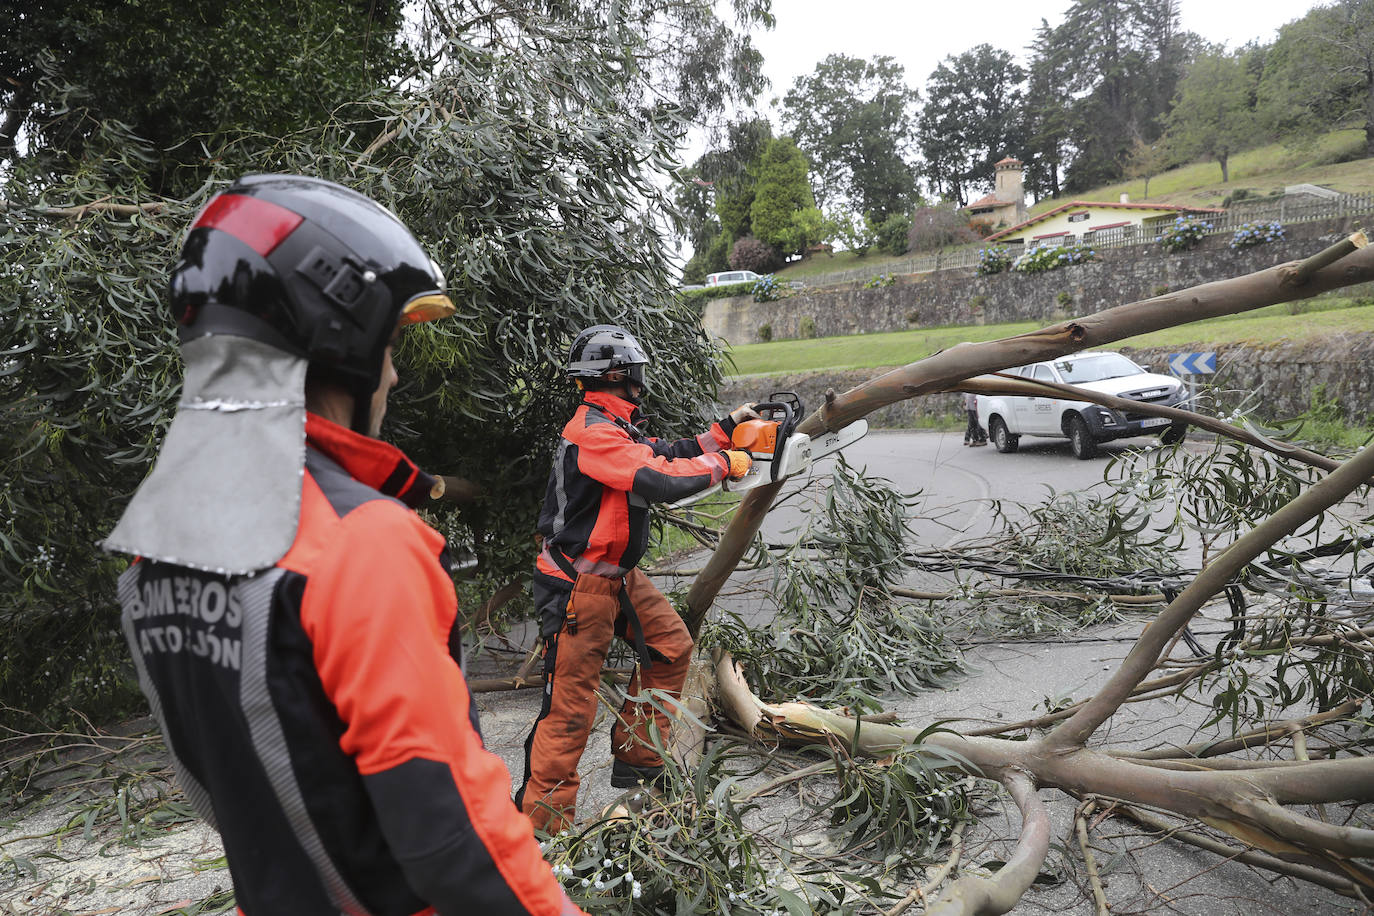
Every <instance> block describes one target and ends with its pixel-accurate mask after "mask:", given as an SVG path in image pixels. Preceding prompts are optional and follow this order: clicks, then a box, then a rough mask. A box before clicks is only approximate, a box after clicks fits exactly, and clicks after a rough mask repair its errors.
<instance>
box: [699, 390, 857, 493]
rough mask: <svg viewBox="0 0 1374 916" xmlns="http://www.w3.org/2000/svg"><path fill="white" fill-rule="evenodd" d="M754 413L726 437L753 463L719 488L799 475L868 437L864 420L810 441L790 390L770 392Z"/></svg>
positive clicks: (740, 488)
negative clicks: (800, 428) (799, 426)
mask: <svg viewBox="0 0 1374 916" xmlns="http://www.w3.org/2000/svg"><path fill="white" fill-rule="evenodd" d="M754 410H755V411H757V412H758V414H759V418H758V419H757V420H745V421H743V422H741V423H738V424H736V425H735V428H734V431H733V432H731V434H730V442H731V448H735V449H739V450H741V451H745V452H748V453H749V457H750V458H752V459H753V462H754V463H753V465H752V466H751V467H750V468H749V472H748V473H747V474H745V475H744V477H742V478H741V479H739V480H731V481H726V482H725V483H724V484H723V485H722V486H723V487H724V488H725V489H728V490H733V491H736V492H740V491H744V490H752V489H754V488H755V487H761V486H763V485H764V484H766V483H775V482H776V481H779V480H783V479H785V478H788V477H791V476H793V475H794V474H800V473H801V472H802V471H806V470H809V469H810V467H811V464H812V462H814V461H816V460H817V459H820V458H824V457H825V456H826V455H831V454H834V453H835V452H838V451H839V450H840V449H842V448H844V447H845V446H847V445H853V444H854V443H855V442H858V441H859V440H860V439H862V438H863V437H864V436H865V435H867V434H868V421H867V420H855V421H854V422H853V423H850V424H849V425H848V426H846V427H844V428H843V429H840V430H838V431H835V432H827V433H825V434H824V435H822V436H818V437H816V438H814V439H813V438H812V437H810V436H808V435H806V434H805V433H799V432H797V424H799V423H801V421H802V418H803V417H804V416H805V415H806V412H805V411H804V410H803V408H802V402H801V398H800V397H799V396H798V395H797V394H796V392H793V391H779V392H774V393H773V394H771V395H769V396H768V400H767V401H762V402H760V403H758V404H755V405H754ZM714 490H715V487H712V488H711V489H710V490H707V491H705V492H703V493H699V494H696V495H694V496H692V497H690V498H689V499H686V500H683V501H682V502H680V503H677V505H687V504H689V503H692V502H696V501H697V500H698V499H700V498H702V497H703V496H706V495H707V494H709V493H711V492H713V491H714Z"/></svg>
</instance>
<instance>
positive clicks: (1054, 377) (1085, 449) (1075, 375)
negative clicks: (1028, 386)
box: [978, 353, 1188, 458]
mask: <svg viewBox="0 0 1374 916" xmlns="http://www.w3.org/2000/svg"><path fill="white" fill-rule="evenodd" d="M1006 372H1007V373H1008V374H1011V375H1019V376H1021V377H1022V378H1027V379H1032V380H1039V381H1045V382H1062V383H1064V384H1066V385H1076V386H1078V387H1080V388H1087V389H1090V390H1092V391H1100V392H1102V393H1103V394H1111V395H1115V396H1116V397H1119V398H1126V399H1128V400H1132V401H1140V402H1141V403H1146V404H1159V405H1162V406H1165V407H1178V406H1181V404H1182V402H1183V401H1184V400H1185V399H1186V397H1187V395H1186V393H1185V391H1184V388H1183V383H1182V382H1180V381H1179V380H1178V379H1176V378H1174V377H1173V376H1169V375H1157V374H1155V373H1153V372H1150V371H1149V370H1147V369H1144V368H1142V367H1141V366H1137V365H1136V364H1135V363H1133V362H1131V360H1129V359H1127V358H1126V357H1125V356H1122V355H1121V354H1120V353H1075V354H1073V355H1072V356H1065V357H1061V358H1059V359H1051V360H1046V361H1044V362H1040V363H1031V364H1030V365H1028V366H1020V367H1018V368H1016V369H1008V370H1006ZM978 422H979V423H981V424H983V428H984V429H986V430H987V431H988V435H989V436H991V438H992V442H993V444H994V445H996V446H997V450H998V451H999V452H1004V453H1006V452H1014V451H1016V448H1017V446H1018V445H1019V444H1020V440H1021V437H1022V436H1053V437H1056V438H1061V439H1062V438H1067V439H1068V440H1069V447H1070V448H1071V449H1072V450H1073V454H1074V456H1075V457H1077V458H1091V457H1093V456H1094V455H1096V454H1097V446H1098V444H1099V443H1102V442H1108V441H1110V440H1112V439H1122V438H1125V437H1127V436H1139V435H1144V434H1150V433H1158V434H1159V436H1160V439H1162V440H1163V441H1164V442H1165V443H1168V444H1172V443H1175V442H1181V441H1183V437H1184V436H1185V435H1187V433H1188V424H1186V423H1170V422H1169V421H1168V420H1167V419H1164V418H1163V417H1150V416H1146V415H1144V414H1138V413H1134V412H1132V411H1125V412H1123V411H1119V410H1112V409H1111V408H1108V407H1102V406H1100V405H1097V404H1092V403H1089V402H1087V401H1072V400H1068V399H1066V398H1060V397H1053V396H1050V397H1020V396H1016V397H1010V396H1004V395H981V394H980V395H979V396H978Z"/></svg>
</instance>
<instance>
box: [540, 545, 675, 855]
mask: <svg viewBox="0 0 1374 916" xmlns="http://www.w3.org/2000/svg"><path fill="white" fill-rule="evenodd" d="M624 581H625V585H626V587H627V588H628V591H629V598H630V604H631V606H632V607H633V608H634V611H635V616H636V617H637V618H638V619H639V624H640V627H642V632H643V636H644V643H645V645H646V646H647V647H648V650H649V654H650V656H651V657H652V659H653V661H652V664H650V665H648V666H647V667H642V666H641V667H640V668H639V669H637V670H636V671H635V674H634V676H633V677H632V678H631V680H630V685H629V688H628V691H627V697H635V696H639V695H641V694H642V692H643V691H645V690H657V691H661V692H663V693H665V694H667V695H669V696H671V697H673V698H677V697H678V696H679V695H681V693H682V685H683V683H684V682H685V681H686V680H687V667H688V664H689V663H690V662H691V657H692V637H691V635H690V634H689V633H688V632H687V625H686V624H685V623H683V621H682V618H681V617H680V616H679V615H678V613H677V611H676V610H674V609H673V606H672V605H671V604H670V603H669V602H668V599H667V598H664V597H663V593H662V592H660V591H659V590H658V589H657V588H655V587H654V584H653V583H652V582H650V581H649V577H648V576H646V575H644V573H642V572H640V571H639V570H637V569H632V570H630V572H629V573H628V574H627V575H626V576H625V580H624ZM620 588H621V580H619V579H610V578H606V577H604V576H595V575H591V574H587V573H584V574H582V575H579V576H578V577H577V581H576V583H575V584H574V586H573V590H572V592H571V594H570V595H569V596H568V604H567V610H566V611H565V615H564V620H563V625H562V628H561V629H560V630H559V631H558V632H557V633H554V634H553V635H552V636H548V637H547V638H546V639H545V642H544V703H545V706H544V709H543V711H542V712H541V714H540V717H539V719H538V720H537V721H536V722H535V724H534V731H533V732H532V733H531V735H530V740H529V744H528V753H527V763H526V767H527V771H528V772H527V775H526V779H525V784H524V786H523V788H522V789H521V790H520V794H519V795H518V796H517V798H518V799H519V801H520V808H521V810H522V811H524V812H525V814H527V815H528V816H529V818H530V820H531V821H532V822H533V823H534V826H535V827H536V828H540V829H543V830H546V831H548V832H549V833H556V832H558V831H559V830H562V829H563V828H564V827H567V826H570V825H571V824H572V822H573V818H574V815H575V814H576V810H577V788H578V786H579V785H580V784H581V779H580V777H579V776H578V774H577V765H578V762H579V761H580V760H581V759H582V752H583V750H584V749H585V748H586V746H587V738H588V736H589V734H590V733H591V729H592V723H593V722H594V721H595V720H596V711H597V696H596V688H597V685H598V684H599V683H600V680H601V667H602V664H603V663H604V662H605V661H606V653H607V651H608V650H609V649H610V645H611V638H612V637H613V636H615V635H616V632H617V628H618V626H619V629H620V632H622V633H623V635H624V638H625V639H626V640H627V641H632V640H633V636H634V629H633V627H634V624H633V621H627V620H620V619H619V618H620V616H621V608H620V602H619V594H620ZM651 722H652V723H653V724H654V727H656V729H657V731H658V735H659V740H660V742H666V741H667V738H668V717H667V716H666V715H664V714H663V713H662V712H660V711H659V710H657V709H655V708H654V707H653V706H652V705H650V704H648V703H642V702H641V703H636V702H632V701H631V700H630V699H626V700H625V703H624V705H622V706H621V708H620V713H619V714H618V715H617V716H616V719H615V721H614V723H613V724H612V727H611V752H612V753H613V754H614V755H615V757H616V759H618V760H621V761H624V762H625V763H628V764H630V765H632V766H635V767H657V766H662V765H663V759H662V758H661V757H660V756H659V754H658V752H657V751H656V750H655V749H654V745H653V742H652V741H651V740H650V734H649V732H650V723H651Z"/></svg>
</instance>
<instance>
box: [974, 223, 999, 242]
mask: <svg viewBox="0 0 1374 916" xmlns="http://www.w3.org/2000/svg"><path fill="white" fill-rule="evenodd" d="M968 227H969V228H970V229H972V230H973V231H974V232H976V233H978V236H979V238H987V237H988V236H990V235H992V234H993V233H994V232H996V231H997V226H995V225H994V224H993V222H992V220H990V219H971V220H969V221H968Z"/></svg>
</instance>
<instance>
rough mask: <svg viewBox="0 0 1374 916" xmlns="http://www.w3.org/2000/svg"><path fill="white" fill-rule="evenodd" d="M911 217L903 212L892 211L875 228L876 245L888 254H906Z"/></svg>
mask: <svg viewBox="0 0 1374 916" xmlns="http://www.w3.org/2000/svg"><path fill="white" fill-rule="evenodd" d="M910 233H911V217H909V216H907V215H906V214H905V213H894V214H892V215H891V216H889V217H888V218H887V219H885V220H883V221H882V223H880V224H879V225H878V226H877V227H876V230H875V234H876V235H877V237H878V247H879V248H881V249H882V250H883V251H885V252H887V253H888V254H893V255H898V254H906V251H907V246H908V245H909V244H910V240H909V238H908V236H909V235H910Z"/></svg>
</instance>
